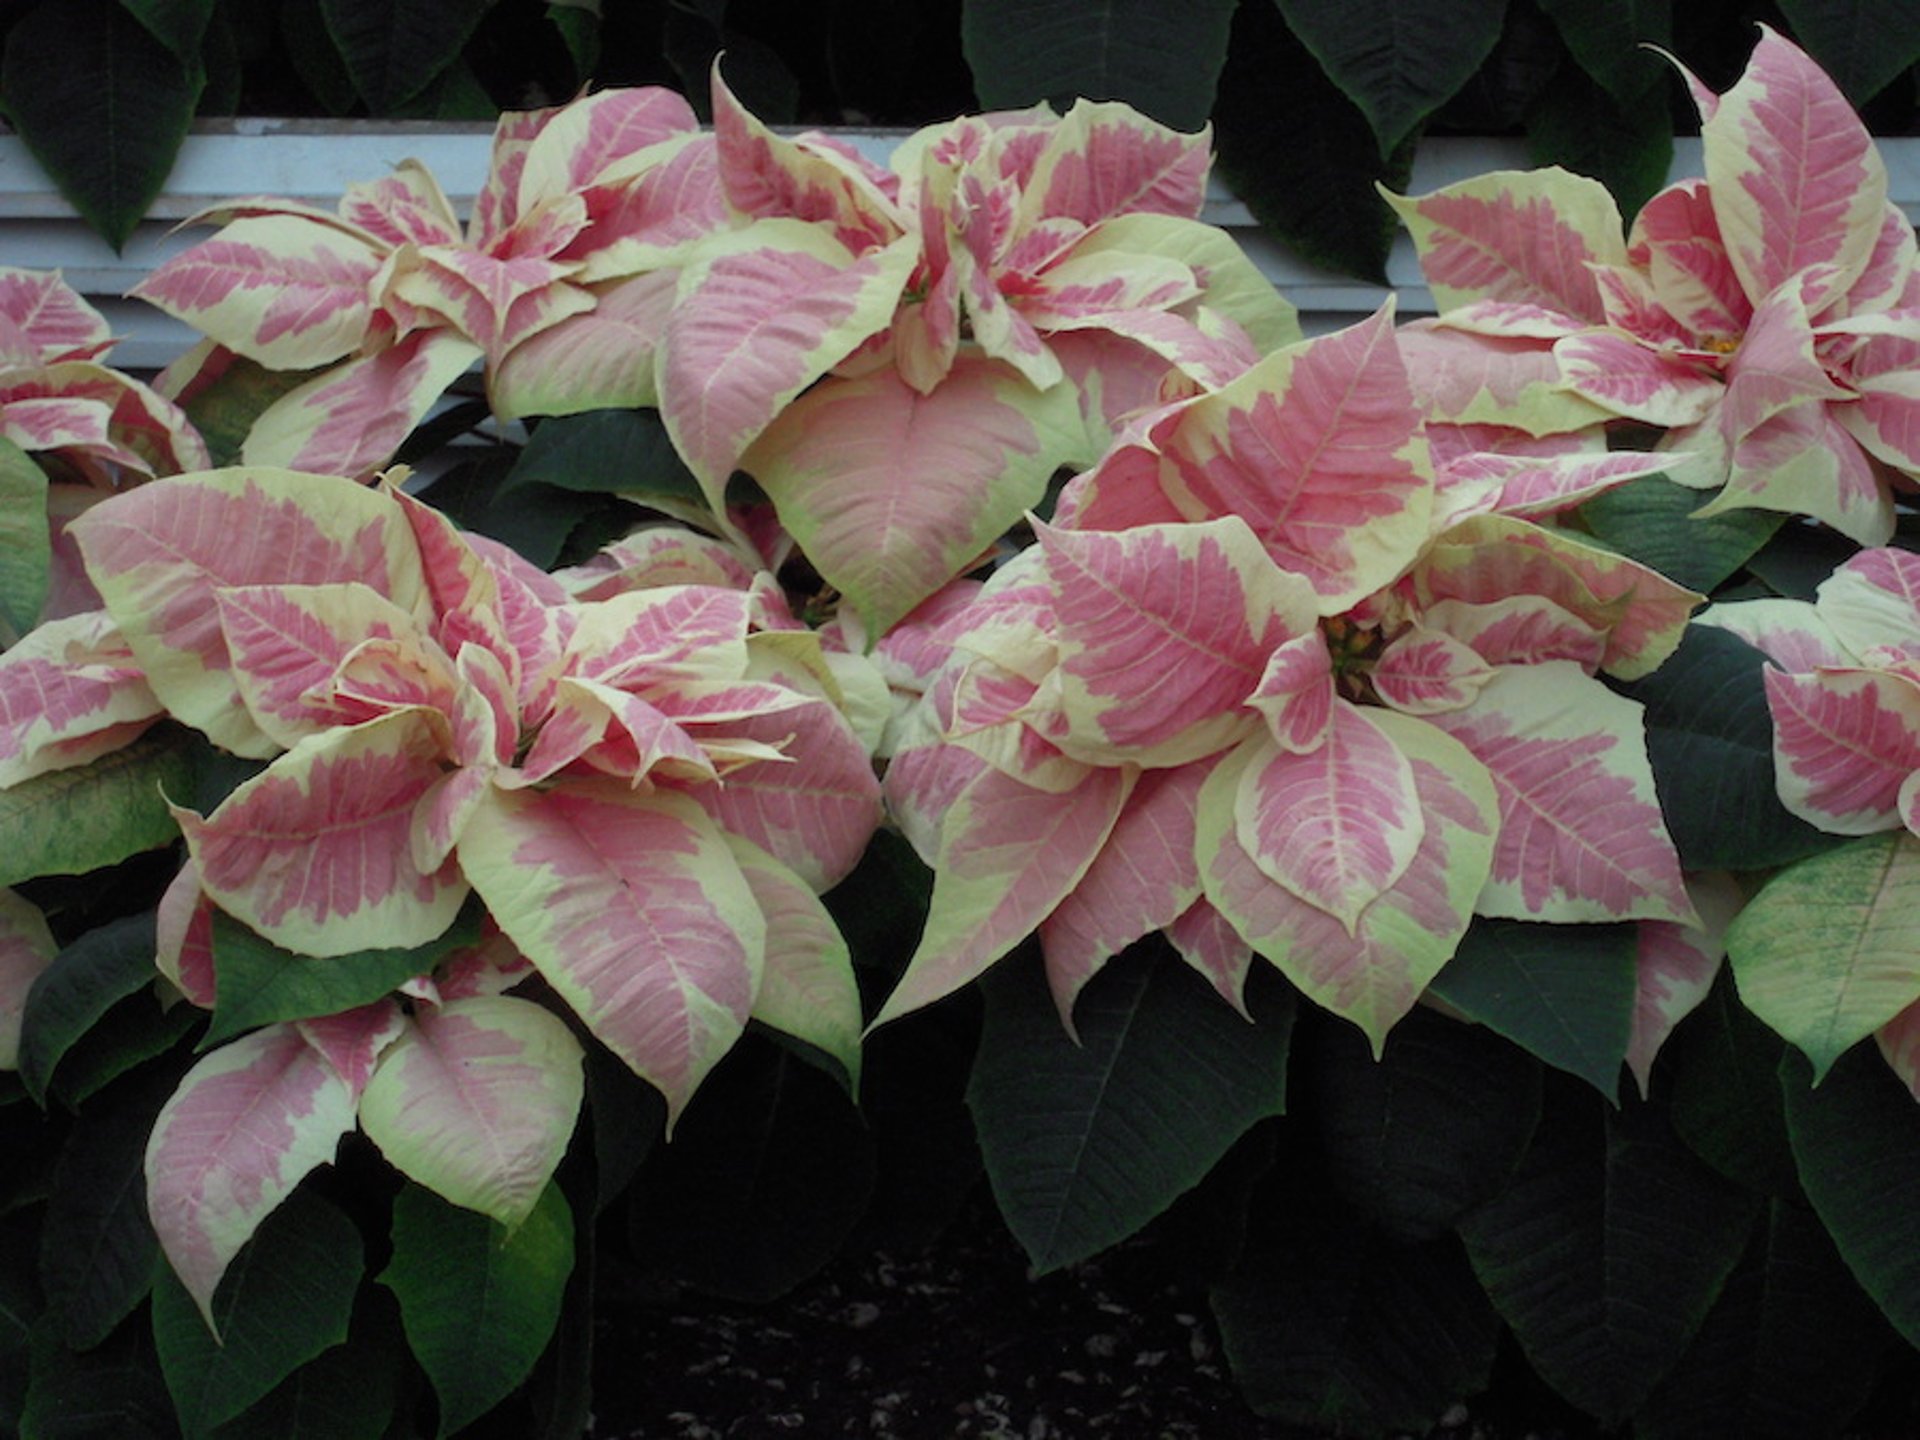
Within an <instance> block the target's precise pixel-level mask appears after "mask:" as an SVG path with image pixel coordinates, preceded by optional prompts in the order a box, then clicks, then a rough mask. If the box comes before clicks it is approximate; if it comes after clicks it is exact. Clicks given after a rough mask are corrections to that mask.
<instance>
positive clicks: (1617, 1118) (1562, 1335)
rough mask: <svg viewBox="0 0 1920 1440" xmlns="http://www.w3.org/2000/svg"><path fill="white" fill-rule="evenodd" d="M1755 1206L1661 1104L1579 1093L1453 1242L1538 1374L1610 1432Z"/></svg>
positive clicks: (1736, 1253) (1556, 1108)
mask: <svg viewBox="0 0 1920 1440" xmlns="http://www.w3.org/2000/svg"><path fill="white" fill-rule="evenodd" d="M1755 1208H1756V1201H1755V1197H1753V1196H1752V1195H1749V1194H1747V1193H1746V1192H1744V1191H1742V1190H1740V1189H1739V1188H1738V1187H1737V1186H1734V1185H1731V1184H1729V1183H1728V1182H1727V1181H1726V1180H1724V1179H1722V1178H1721V1177H1720V1176H1719V1175H1717V1174H1716V1173H1714V1171H1712V1170H1710V1169H1709V1168H1708V1167H1707V1166H1706V1165H1705V1164H1704V1163H1702V1162H1701V1161H1700V1160H1699V1159H1698V1158H1697V1157H1696V1156H1695V1155H1694V1154H1693V1152H1692V1151H1690V1150H1688V1149H1687V1148H1686V1146H1684V1145H1682V1144H1681V1143H1680V1142H1679V1140H1677V1139H1676V1138H1675V1137H1674V1135H1673V1132H1672V1131H1671V1129H1669V1128H1668V1125H1667V1121H1666V1117H1665V1116H1664V1115H1663V1114H1662V1113H1661V1111H1660V1110H1658V1109H1657V1108H1655V1107H1653V1106H1649V1105H1645V1104H1642V1103H1639V1102H1637V1101H1636V1102H1630V1103H1629V1104H1628V1106H1627V1108H1626V1109H1625V1110H1623V1111H1620V1112H1618V1113H1614V1114H1609V1113H1608V1112H1607V1110H1606V1109H1605V1107H1604V1106H1603V1105H1601V1104H1600V1103H1599V1102H1597V1101H1595V1100H1593V1098H1592V1097H1591V1096H1581V1095H1577V1094H1575V1095H1570V1096H1567V1097H1565V1103H1564V1104H1555V1105H1551V1106H1550V1107H1549V1109H1548V1111H1547V1114H1546V1116H1545V1118H1544V1119H1543V1120H1542V1122H1541V1124H1540V1127H1539V1129H1538V1130H1536V1131H1535V1132H1534V1140H1533V1144H1532V1146H1531V1147H1529V1149H1528V1151H1527V1155H1526V1158H1525V1159H1524V1160H1522V1161H1521V1163H1520V1169H1519V1172H1518V1173H1517V1174H1516V1175H1515V1176H1514V1179H1513V1183H1512V1184H1511V1185H1509V1186H1508V1187H1507V1189H1506V1190H1505V1191H1504V1192H1503V1193H1502V1194H1500V1195H1499V1196H1497V1197H1496V1198H1495V1199H1493V1200H1491V1201H1489V1202H1488V1203H1487V1204H1485V1205H1483V1206H1481V1207H1480V1208H1479V1209H1478V1210H1476V1211H1474V1212H1473V1213H1472V1214H1471V1215H1469V1216H1468V1217H1467V1218H1466V1220H1465V1221H1463V1222H1462V1224H1461V1227H1460V1233H1461V1236H1462V1238H1463V1239H1465V1241H1466V1242H1467V1253H1468V1254H1469V1255H1470V1256H1471V1257H1472V1260H1473V1268H1474V1270H1475V1272H1476V1273H1477V1274H1478V1275H1479V1276H1480V1281H1481V1283H1482V1284H1483V1285H1485V1286H1486V1289H1487V1294H1488V1296H1489V1297H1490V1298H1491V1299H1492V1301H1493V1304H1494V1308H1495V1309H1497V1310H1498V1311H1499V1312H1500V1314H1501V1316H1502V1317H1503V1318H1504V1319H1505V1320H1506V1322H1507V1324H1508V1325H1510V1326H1512V1327H1513V1332H1514V1336H1515V1338H1516V1339H1518V1340H1519V1342H1520V1348H1521V1350H1522V1351H1523V1352H1524V1353H1525V1354H1526V1357H1527V1359H1528V1360H1529V1361H1531V1362H1532V1364H1533V1367H1534V1368H1535V1369H1536V1370H1538V1371H1539V1372H1540V1375H1541V1378H1543V1379H1544V1380H1546V1381H1547V1383H1548V1384H1550V1385H1552V1386H1553V1388H1554V1389H1556V1390H1558V1391H1559V1392H1560V1393H1561V1394H1562V1395H1564V1396H1565V1397H1566V1398H1567V1399H1569V1400H1571V1401H1572V1402H1573V1403H1574V1404H1576V1405H1578V1406H1579V1407H1580V1408H1581V1409H1583V1410H1585V1411H1587V1412H1588V1413H1589V1414H1592V1415H1594V1416H1596V1417H1598V1418H1599V1419H1600V1420H1601V1422H1602V1423H1603V1424H1607V1425H1618V1424H1619V1423H1620V1422H1621V1421H1622V1420H1624V1419H1625V1418H1626V1417H1627V1416H1628V1415H1631V1414H1632V1413H1633V1412H1634V1410H1635V1409H1637V1408H1638V1407H1639V1405H1640V1403H1641V1402H1642V1401H1643V1400H1644V1399H1645V1398H1646V1397H1647V1395H1648V1393H1649V1392H1651V1390H1652V1389H1653V1387H1654V1385H1655V1384H1657V1383H1658V1382H1659V1380H1660V1378H1661V1376H1663V1375H1665V1374H1666V1373H1667V1371H1668V1370H1670V1369H1672V1367H1673V1365H1674V1363H1675V1362H1676V1361H1677V1360H1678V1359H1679V1358H1680V1353H1681V1351H1682V1350H1683V1349H1684V1348H1685V1346H1686V1344H1687V1342H1688V1341H1689V1340H1690V1339H1691V1338H1692V1337H1693V1334H1694V1332H1695V1331H1696V1330H1697V1329H1698V1328H1699V1325H1700V1322H1701V1320H1702V1319H1703V1318H1704V1317H1705V1315H1706V1312H1707V1308H1708V1307H1709V1306H1710V1305H1711V1304H1712V1303H1713V1300H1714V1297H1715V1296H1716V1295H1718V1294H1719V1291H1720V1286H1721V1283H1722V1281H1724V1280H1725V1278H1726V1276H1727V1272H1728V1271H1730V1270H1731V1269H1732V1268H1733V1265H1734V1262H1735V1261H1736V1260H1738V1259H1739V1257H1740V1252H1741V1251H1742V1250H1743V1249H1744V1248H1745V1247H1746V1240H1747V1233H1748V1230H1749V1228H1750V1227H1751V1225H1752V1221H1753V1215H1754V1211H1755Z"/></svg>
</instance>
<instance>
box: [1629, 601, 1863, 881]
mask: <svg viewBox="0 0 1920 1440" xmlns="http://www.w3.org/2000/svg"><path fill="white" fill-rule="evenodd" d="M1766 665H1767V659H1766V656H1764V655H1762V654H1761V653H1760V652H1759V651H1758V650H1756V649H1754V648H1753V647H1752V646H1751V645H1749V644H1747V643H1746V641H1744V640H1741V639H1739V638H1738V637H1737V636H1734V635H1731V634H1729V633H1728V632H1727V631H1725V630H1720V629H1716V628H1715V627H1713V626H1710V625H1689V626H1688V627H1687V631H1686V634H1685V635H1684V636H1682V637H1681V640H1680V648H1679V649H1678V650H1676V651H1675V652H1674V654H1673V655H1672V656H1671V657H1670V658H1669V659H1668V660H1667V662H1666V663H1665V664H1664V665H1662V666H1661V667H1660V668H1659V669H1658V670H1656V671H1654V673H1653V674H1651V675H1649V676H1648V677H1647V678H1646V679H1644V680H1636V681H1634V682H1633V683H1632V684H1630V685H1623V686H1621V687H1620V688H1621V689H1622V691H1624V693H1626V694H1627V695H1629V696H1631V697H1632V698H1633V699H1635V700H1638V701H1639V702H1640V703H1641V704H1642V705H1644V706H1646V707H1647V716H1646V719H1647V754H1648V757H1649V758H1650V759H1651V760H1652V762H1653V779H1654V784H1655V785H1656V786H1657V787H1658V789H1659V792H1660V809H1661V812H1662V814H1663V815H1664V817H1665V819H1666V822H1667V831H1668V833H1669V834H1670V835H1672V836H1673V843H1674V847H1675V848H1676V849H1677V850H1678V851H1679V852H1680V861H1681V863H1682V864H1683V865H1685V866H1686V867H1687V868H1688V869H1689V870H1722V869H1724V870H1751V869H1761V868H1764V867H1768V866H1774V865H1785V864H1787V863H1788V862H1790V861H1793V860H1798V859H1800V858H1801V857H1802V856H1806V855H1812V854H1816V853H1817V852H1819V851H1821V850H1827V849H1831V848H1832V847H1833V846H1834V845H1836V844H1838V843H1839V839H1838V837H1836V836H1832V835H1825V834H1822V833H1821V832H1820V831H1818V830H1816V829H1814V828H1813V827H1812V826H1811V825H1809V824H1807V822H1806V821H1804V820H1801V819H1799V818H1798V817H1797V816H1794V815H1790V814H1788V813H1787V810H1786V808H1785V807H1784V806H1783V805H1781V803H1780V797H1779V792H1778V791H1776V790H1775V789H1774V783H1773V716H1772V714H1771V712H1769V711H1768V709H1767V694H1766V682H1765V680H1764V678H1763V676H1764V672H1765V670H1766Z"/></svg>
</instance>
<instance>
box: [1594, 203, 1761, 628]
mask: <svg viewBox="0 0 1920 1440" xmlns="http://www.w3.org/2000/svg"><path fill="white" fill-rule="evenodd" d="M1589 173H1591V172H1589ZM1602 178H1604V177H1602ZM1628 213H1630V212H1628ZM1704 503H1705V502H1704V500H1703V499H1702V497H1701V494H1700V492H1699V491H1698V490H1689V489H1688V488H1687V487H1686V486H1684V485H1676V484H1674V483H1673V482H1672V481H1671V480H1669V479H1667V478H1666V477H1665V476H1664V475H1648V476H1646V477H1644V478H1643V479H1639V480H1629V481H1628V482H1627V483H1626V484H1625V485H1622V486H1620V487H1618V488H1617V489H1613V490H1609V491H1607V492H1606V494H1604V495H1597V496H1595V497H1594V498H1593V499H1591V500H1589V501H1588V502H1587V503H1586V504H1585V505H1583V506H1581V507H1580V516H1581V518H1582V519H1583V520H1585V521H1586V523H1587V528H1588V529H1589V530H1591V531H1592V532H1593V534H1594V537H1595V538H1596V539H1598V540H1600V541H1602V542H1603V543H1604V544H1606V545H1608V546H1609V547H1611V548H1612V549H1614V550H1617V551H1619V552H1620V553H1621V554H1622V555H1630V556H1632V557H1633V558H1634V559H1635V560H1638V561H1639V562H1640V563H1641V564H1643V565H1651V566H1652V567H1653V568H1654V569H1655V570H1658V571H1659V572H1660V573H1661V574H1662V575H1665V576H1666V577H1667V578H1668V579H1670V580H1675V581H1678V582H1679V583H1680V584H1682V585H1685V586H1686V587H1687V588H1688V589H1690V590H1699V591H1701V592H1702V593H1705V592H1707V591H1710V590H1712V589H1713V588H1714V586H1716V585H1718V584H1719V583H1720V582H1721V581H1723V580H1725V579H1726V578H1727V577H1728V576H1730V575H1732V574H1734V573H1735V572H1736V571H1738V570H1739V569H1740V567H1741V566H1742V565H1744V564H1746V563H1747V561H1748V560H1750V559H1751V558H1752V557H1753V555H1754V553H1755V552H1756V551H1758V550H1759V549H1760V547H1761V546H1762V545H1764V544H1766V543H1767V541H1768V540H1770V539H1771V538H1772V537H1773V534H1774V532H1775V531H1776V530H1778V529H1779V528H1780V527H1781V526H1782V525H1784V524H1786V521H1787V517H1786V516H1784V515H1779V514H1775V513H1774V512H1773V511H1771V510H1726V511H1723V512H1721V513H1720V514H1718V515H1708V516H1706V517H1704V518H1702V519H1692V518H1689V517H1691V516H1692V514H1693V512H1694V511H1695V510H1698V509H1699V508H1700V506H1701V505H1702V504H1704Z"/></svg>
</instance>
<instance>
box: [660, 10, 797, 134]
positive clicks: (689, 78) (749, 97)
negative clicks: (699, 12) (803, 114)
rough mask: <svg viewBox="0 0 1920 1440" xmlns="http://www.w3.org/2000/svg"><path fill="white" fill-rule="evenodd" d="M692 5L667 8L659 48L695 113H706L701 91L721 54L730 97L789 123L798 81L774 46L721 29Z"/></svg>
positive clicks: (775, 122)
mask: <svg viewBox="0 0 1920 1440" xmlns="http://www.w3.org/2000/svg"><path fill="white" fill-rule="evenodd" d="M693 8H694V7H684V6H679V5H676V6H673V7H672V8H670V9H669V10H668V11H667V23H666V28H665V32H664V41H663V47H662V48H663V53H664V54H665V55H666V58H667V60H668V62H669V63H670V64H671V65H672V66H673V69H674V73H675V74H677V75H678V76H679V77H680V88H681V89H682V90H683V91H685V92H686V94H687V95H688V96H689V97H691V98H692V99H693V100H694V109H695V111H696V112H697V113H698V114H699V115H700V117H701V119H703V120H706V119H711V118H712V116H711V114H710V113H709V106H708V104H707V91H708V88H709V87H710V85H711V84H712V79H711V77H712V74H713V62H714V61H715V60H716V59H717V58H718V57H720V56H721V55H725V56H726V76H727V87H728V88H729V89H731V90H732V91H733V93H734V97H735V98H736V99H738V100H739V101H740V103H741V104H742V105H744V106H746V107H747V109H748V110H750V111H752V112H753V113H754V114H755V115H757V116H759V117H760V119H762V120H763V121H765V122H766V123H767V124H769V125H791V124H793V123H794V122H795V121H796V120H797V119H798V116H799V106H800V81H799V79H798V78H797V77H796V76H795V75H794V73H793V71H792V70H791V69H790V68H789V67H788V65H787V62H786V61H785V60H783V59H782V58H781V56H780V52H779V51H778V50H776V49H774V48H773V47H772V46H770V45H767V44H765V43H764V42H762V41H760V40H756V39H755V38H754V37H753V36H751V35H745V34H742V33H740V32H739V31H737V30H724V31H723V30H721V29H720V28H718V26H717V22H715V21H712V20H709V19H703V18H700V17H698V16H696V15H695V14H694V13H693ZM721 8H723V9H724V8H725V7H724V6H723V7H721Z"/></svg>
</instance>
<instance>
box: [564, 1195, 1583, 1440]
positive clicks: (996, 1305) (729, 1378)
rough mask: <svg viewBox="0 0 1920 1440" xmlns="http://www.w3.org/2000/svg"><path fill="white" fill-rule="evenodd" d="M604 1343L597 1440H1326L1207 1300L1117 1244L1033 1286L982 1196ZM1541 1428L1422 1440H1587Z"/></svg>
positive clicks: (663, 1310) (1456, 1412)
mask: <svg viewBox="0 0 1920 1440" xmlns="http://www.w3.org/2000/svg"><path fill="white" fill-rule="evenodd" d="M595 1343H596V1376H595V1412H596V1422H595V1427H594V1430H593V1432H592V1433H593V1436H594V1437H595V1440H763V1437H785V1436H796V1435H797V1436H806V1437H829V1436H860V1437H868V1436H871V1437H886V1436H898V1437H909V1440H949V1437H983V1440H984V1437H995V1440H1015V1437H1018V1440H1082V1437H1110V1440H1309V1437H1312V1436H1317V1435H1318V1434H1320V1432H1317V1431H1306V1430H1301V1429H1298V1428H1295V1427H1292V1426H1289V1425H1285V1424H1282V1423H1280V1422H1278V1421H1273V1420H1263V1419H1261V1418H1260V1417H1258V1416H1256V1415H1254V1414H1253V1413H1252V1412H1251V1411H1250V1410H1249V1409H1248V1408H1247V1406H1246V1403H1245V1401H1244V1400H1243V1399H1242V1398H1241V1395H1240V1392H1239V1389H1238V1388H1237V1387H1236V1385H1235V1384H1234V1381H1233V1377H1232V1375H1231V1373H1230V1371H1229V1368H1228V1364H1227V1360H1226V1357H1225V1356H1224V1354H1223V1353H1222V1349H1221V1343H1220V1337H1219V1334H1218V1332H1217V1331H1216V1329H1215V1328H1214V1325H1213V1320H1212V1317H1211V1314H1210V1312H1209V1310H1208V1307H1207V1299H1206V1294H1205V1291H1204V1289H1203V1288H1202V1287H1201V1286H1199V1285H1196V1284H1192V1283H1190V1282H1189V1283H1180V1282H1176V1281H1172V1280H1169V1279H1168V1277H1167V1274H1166V1272H1165V1269H1164V1267H1162V1266H1161V1265H1160V1264H1159V1263H1157V1260H1156V1258H1155V1257H1154V1255H1153V1254H1152V1253H1151V1251H1150V1250H1148V1249H1146V1248H1144V1247H1127V1246H1123V1247H1120V1248H1119V1249H1117V1250H1116V1251H1114V1252H1110V1253H1109V1254H1107V1255H1103V1256H1101V1257H1100V1258H1098V1259H1096V1260H1093V1261H1089V1262H1087V1263H1086V1264H1083V1265H1079V1266H1075V1267H1072V1268H1070V1269H1068V1270H1065V1271H1060V1272H1056V1273H1053V1274H1049V1275H1043V1276H1038V1277H1029V1274H1028V1270H1027V1266H1026V1261H1025V1257H1024V1256H1023V1255H1022V1254H1021V1252H1020V1249H1019V1247H1018V1245H1017V1244H1016V1243H1015V1242H1014V1240H1013V1239H1012V1237H1011V1236H1009V1235H1008V1234H1007V1232H1006V1230H1005V1229H1004V1227H1003V1226H1002V1225H1001V1223H1000V1221H999V1217H998V1216H997V1214H995V1212H994V1211H993V1209H992V1205H991V1202H990V1201H989V1200H988V1199H987V1198H986V1197H985V1196H984V1194H983V1195H980V1196H976V1197H975V1198H974V1200H973V1201H971V1202H970V1203H969V1205H968V1207H967V1208H966V1210H965V1211H964V1212H963V1214H962V1217H961V1219H960V1220H959V1221H958V1222H957V1223H956V1224H955V1225H953V1226H951V1227H950V1228H949V1229H948V1230H947V1232H946V1233H945V1234H944V1235H943V1236H942V1237H941V1238H940V1240H939V1241H938V1242H937V1243H936V1244H934V1245H932V1246H930V1247H926V1248H922V1249H916V1250H905V1249H902V1250H899V1251H889V1250H884V1249H883V1250H877V1251H875V1250H869V1251H866V1252H865V1253H854V1254H850V1255H849V1256H847V1257H846V1258H843V1259H841V1260H839V1261H836V1262H835V1263H834V1264H833V1265H831V1266H829V1267H828V1268H827V1269H826V1270H825V1271H823V1272H822V1273H820V1274H819V1275H817V1276H816V1277H814V1278H813V1279H812V1280H810V1281H808V1282H807V1283H805V1284H803V1285H802V1286H800V1287H799V1288H798V1289H797V1290H795V1291H794V1292H792V1293H791V1294H789V1295H788V1296H786V1297H785V1298H783V1299H782V1300H780V1301H778V1302H776V1303H773V1304H770V1305H765V1306H751V1305H740V1304H730V1303H725V1302H718V1301H713V1300H703V1299H700V1298H698V1297H693V1296H689V1295H681V1296H679V1297H678V1298H677V1299H675V1300H674V1301H673V1302H672V1303H671V1304H670V1305H667V1304H663V1305H659V1306H629V1307H626V1308H624V1309H617V1310H616V1309H609V1310H608V1311H607V1312H605V1318H604V1319H603V1320H602V1321H601V1324H600V1327H599V1330H598V1333H597V1335H596V1342H595ZM1540 1413H1541V1412H1540V1411H1539V1409H1538V1407H1537V1404H1536V1408H1535V1412H1534V1414H1533V1415H1532V1416H1530V1417H1527V1420H1528V1422H1530V1423H1517V1424H1513V1423H1508V1422H1507V1421H1506V1420H1505V1418H1504V1417H1503V1416H1501V1415H1499V1414H1497V1413H1496V1412H1495V1411H1494V1409H1493V1408H1492V1407H1490V1406H1489V1405H1487V1404H1486V1402H1476V1403H1475V1404H1474V1406H1473V1407H1472V1408H1470V1407H1469V1406H1468V1405H1465V1404H1462V1405H1456V1406H1454V1407H1452V1409H1451V1410H1450V1411H1449V1412H1448V1413H1447V1414H1445V1415H1443V1416H1437V1417H1435V1419H1436V1425H1435V1428H1434V1429H1433V1430H1432V1431H1431V1432H1430V1433H1431V1435H1432V1436H1434V1437H1436V1440H1440V1437H1444V1440H1522V1437H1534V1440H1591V1436H1592V1434H1593V1432H1592V1431H1591V1429H1590V1428H1589V1427H1585V1426H1583V1425H1581V1424H1580V1423H1579V1422H1578V1421H1577V1419H1572V1420H1570V1421H1564V1422H1558V1423H1546V1424H1542V1423H1540V1420H1539V1416H1540Z"/></svg>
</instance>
